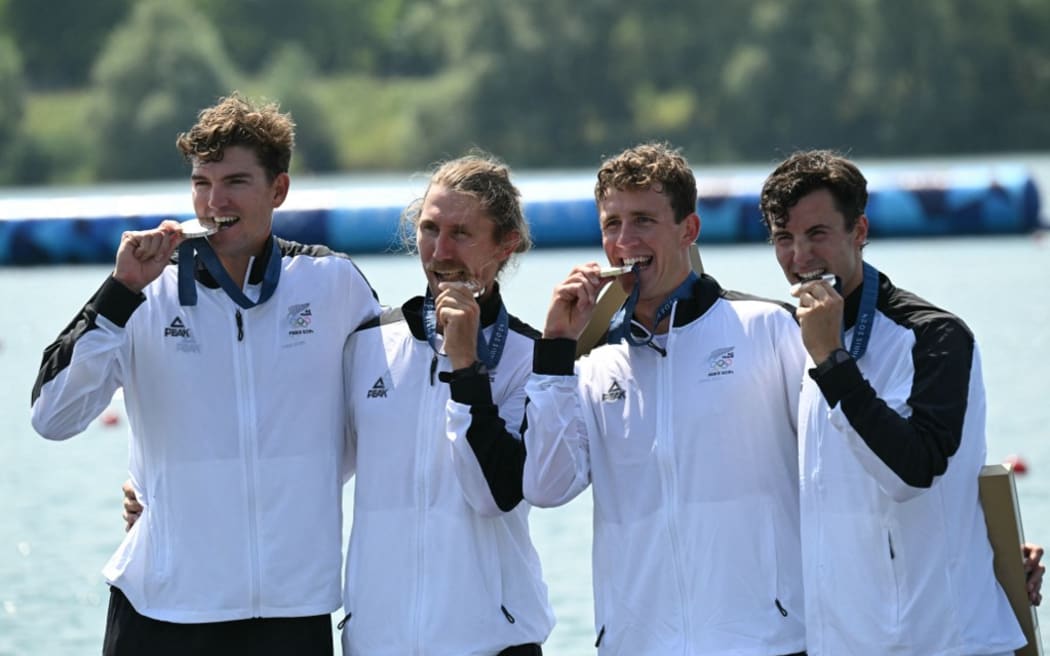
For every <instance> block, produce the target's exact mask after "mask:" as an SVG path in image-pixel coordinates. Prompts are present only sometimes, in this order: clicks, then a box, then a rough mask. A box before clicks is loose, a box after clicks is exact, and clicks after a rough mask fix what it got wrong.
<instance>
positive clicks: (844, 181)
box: [758, 150, 868, 234]
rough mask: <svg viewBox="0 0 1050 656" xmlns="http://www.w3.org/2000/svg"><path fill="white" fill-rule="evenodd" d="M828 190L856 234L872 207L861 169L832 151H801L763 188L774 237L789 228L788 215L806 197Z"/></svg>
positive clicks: (762, 204)
mask: <svg viewBox="0 0 1050 656" xmlns="http://www.w3.org/2000/svg"><path fill="white" fill-rule="evenodd" d="M819 189H827V190H828V191H829V192H830V193H831V196H832V198H834V199H835V209H837V210H838V211H839V212H840V213H841V214H842V216H843V217H845V219H846V230H852V229H853V226H854V225H856V223H857V219H858V218H860V216H861V215H862V214H864V208H865V207H866V206H867V204H868V181H867V180H866V179H865V178H864V175H863V174H862V173H861V172H860V169H858V168H857V165H856V164H854V163H853V162H851V161H849V160H848V159H846V158H845V157H843V156H842V155H840V154H838V153H836V152H834V151H831V150H805V151H799V152H796V153H794V154H793V155H791V156H790V157H788V158H787V159H786V160H784V161H783V162H781V163H780V165H779V166H777V168H776V169H775V170H774V171H773V172H772V173H770V174H769V177H768V178H766V181H765V183H764V184H763V185H762V196H761V198H760V199H759V203H758V205H759V208H760V209H761V210H762V222H763V223H765V224H766V229H767V230H769V232H770V234H772V232H773V228H774V227H777V228H783V227H784V225H785V224H787V219H788V212H790V211H791V208H792V207H794V206H795V205H796V204H797V203H798V202H799V201H800V200H802V198H803V197H805V196H807V195H809V194H811V193H813V192H814V191H817V190H819Z"/></svg>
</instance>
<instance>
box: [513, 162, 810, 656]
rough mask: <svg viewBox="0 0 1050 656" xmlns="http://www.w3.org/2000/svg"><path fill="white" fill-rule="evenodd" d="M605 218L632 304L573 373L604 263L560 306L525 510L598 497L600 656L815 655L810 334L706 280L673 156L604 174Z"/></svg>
mask: <svg viewBox="0 0 1050 656" xmlns="http://www.w3.org/2000/svg"><path fill="white" fill-rule="evenodd" d="M595 200H596V201H597V205H598V211H599V219H600V221H601V231H602V245H603V248H604V249H605V255H606V257H607V259H608V261H609V263H610V264H612V265H615V266H623V265H626V264H630V265H631V266H632V269H633V272H632V273H627V274H623V275H622V276H621V277H620V280H619V284H621V285H623V288H624V290H625V291H628V292H629V295H628V299H627V301H626V303H625V304H624V306H623V308H621V310H620V312H619V313H618V314H617V315H616V316H615V317H614V318H613V322H612V325H611V326H610V328H609V331H608V337H607V340H606V341H607V344H605V345H603V346H600V347H599V348H597V349H595V350H593V351H592V352H591V354H590V355H589V356H587V357H585V358H582V359H581V360H580V361H579V362H578V363H576V365H575V367H574V363H573V359H574V354H575V350H576V340H577V339H578V338H579V337H580V335H581V333H582V332H583V329H584V327H585V325H586V324H587V322H588V320H589V319H590V317H591V315H592V313H593V311H594V305H595V300H596V298H597V296H598V292H599V290H600V289H601V287H602V286H603V285H605V284H608V282H609V280H608V278H603V277H602V276H601V268H600V267H599V265H598V264H597V263H595V262H591V263H588V264H583V265H580V266H577V267H576V268H574V269H573V271H572V272H571V273H570V275H569V277H568V278H567V279H566V280H565V281H564V282H562V283H561V284H559V285H558V286H557V287H556V288H555V290H554V295H553V299H552V301H551V305H550V309H549V311H548V314H547V319H546V324H545V326H544V330H543V338H542V339H541V340H539V341H538V342H537V344H536V349H535V355H534V364H533V374H532V375H531V376H530V378H529V382H528V384H527V386H526V391H527V392H528V395H529V404H528V406H526V407H527V418H528V428H527V429H526V433H525V443H526V447H527V449H526V453H527V455H526V462H525V472H524V474H525V477H524V484H523V487H524V493H525V498H526V500H528V501H530V502H531V503H533V504H534V505H538V506H558V505H562V504H565V503H568V502H569V501H570V500H572V499H573V498H574V497H576V496H577V495H578V494H580V492H582V491H583V490H584V489H585V488H586V487H587V486H588V485H593V488H592V492H593V499H594V552H593V556H594V562H593V571H594V576H593V580H594V596H595V631H596V634H597V644H598V648H599V653H600V654H646V655H648V656H661V655H665V654H666V655H672V654H673V655H675V656H680V655H681V654H711V655H714V654H726V655H728V654H749V655H752V656H780V655H783V654H795V653H798V652H801V651H802V650H803V649H804V643H805V631H804V628H803V622H802V620H803V610H802V581H801V575H800V571H799V570H800V555H799V535H798V483H797V472H798V469H797V447H796V433H795V417H796V410H797V404H798V381H799V379H800V377H801V375H802V367H803V361H804V355H805V354H804V352H803V351H802V348H801V343H800V340H799V337H798V326H797V325H796V323H795V321H794V319H793V318H792V315H791V311H790V309H789V308H786V307H785V306H783V305H780V304H778V303H773V302H769V301H764V300H761V299H756V298H754V297H750V296H746V295H743V294H739V293H735V292H729V291H725V290H723V289H722V288H721V287H720V286H719V284H718V283H717V282H716V281H715V280H714V279H713V278H711V277H710V276H707V275H700V276H697V275H696V274H694V273H693V272H692V269H691V266H690V258H689V251H690V247H691V245H692V243H693V241H694V240H695V239H696V238H697V235H698V233H699V231H700V219H699V217H698V216H697V214H696V181H695V179H694V178H693V174H692V172H691V171H690V170H689V166H688V164H687V163H686V161H685V159H684V158H682V157H681V156H680V155H679V154H678V153H676V152H675V151H673V150H671V149H670V148H669V147H667V146H665V145H663V144H644V145H641V146H637V147H635V148H630V149H628V150H626V151H624V152H623V153H620V154H619V155H617V156H615V157H612V158H611V159H609V160H607V161H606V162H605V163H604V164H603V165H602V167H601V169H600V170H599V172H598V181H597V184H596V186H595Z"/></svg>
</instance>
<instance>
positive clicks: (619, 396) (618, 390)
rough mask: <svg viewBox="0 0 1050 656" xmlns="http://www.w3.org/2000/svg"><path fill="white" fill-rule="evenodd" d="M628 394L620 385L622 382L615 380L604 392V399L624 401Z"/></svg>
mask: <svg viewBox="0 0 1050 656" xmlns="http://www.w3.org/2000/svg"><path fill="white" fill-rule="evenodd" d="M626 396H627V393H626V392H624V391H623V388H622V387H620V383H618V382H616V381H615V380H614V381H613V383H612V385H609V390H608V391H607V392H605V394H602V401H609V402H613V401H623V400H624V398H625V397H626Z"/></svg>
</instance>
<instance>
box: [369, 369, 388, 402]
mask: <svg viewBox="0 0 1050 656" xmlns="http://www.w3.org/2000/svg"><path fill="white" fill-rule="evenodd" d="M393 387H394V385H393V383H391V381H390V372H389V371H388V372H386V373H385V374H383V375H382V376H380V377H379V378H377V379H376V382H375V383H373V384H372V387H371V388H370V389H369V390H368V395H367V398H370V399H385V398H386V393H387V392H389V391H390V390H391V389H393Z"/></svg>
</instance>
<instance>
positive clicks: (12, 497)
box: [0, 235, 1050, 656]
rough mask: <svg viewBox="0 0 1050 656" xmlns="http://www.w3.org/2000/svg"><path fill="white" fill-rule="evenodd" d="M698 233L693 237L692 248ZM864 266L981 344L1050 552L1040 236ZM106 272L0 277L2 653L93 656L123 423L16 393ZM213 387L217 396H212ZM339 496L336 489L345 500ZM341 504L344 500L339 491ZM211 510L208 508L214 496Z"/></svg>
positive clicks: (587, 585) (585, 623)
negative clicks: (31, 416) (82, 426)
mask: <svg viewBox="0 0 1050 656" xmlns="http://www.w3.org/2000/svg"><path fill="white" fill-rule="evenodd" d="M702 238H703V236H702V235H701V242H702ZM702 252H703V258H704V263H705V266H706V268H707V270H708V271H710V272H711V273H713V274H714V275H716V276H717V277H718V278H719V279H720V281H721V282H722V283H723V285H725V286H727V287H732V288H736V289H743V290H747V291H751V292H754V293H758V294H762V295H765V296H771V297H776V298H782V299H785V300H787V295H786V285H785V283H784V282H783V280H782V278H781V274H780V271H779V269H778V268H777V266H776V263H775V261H774V259H773V255H772V251H771V248H770V247H769V246H765V245H745V246H721V247H717V248H714V247H712V248H708V249H702ZM600 257H601V253H600V251H599V250H598V249H597V248H596V249H593V250H562V251H539V252H535V253H530V254H528V255H527V256H526V257H525V258H524V259H523V260H522V262H521V264H520V266H519V267H518V268H517V269H516V270H515V271H511V272H510V273H509V275H507V276H505V281H504V287H505V294H506V297H507V298H508V299H509V305H510V309H511V311H512V312H513V313H515V314H517V315H518V316H520V317H521V318H522V319H524V320H526V321H527V322H529V323H531V324H533V325H534V326H539V325H542V318H543V315H544V313H545V310H546V305H547V301H548V299H549V294H550V289H551V288H552V286H553V285H554V284H555V283H556V282H558V281H559V280H560V279H561V277H562V276H564V274H565V273H567V272H568V270H569V269H570V268H571V267H572V266H573V265H574V264H575V263H577V262H580V261H585V260H589V259H600ZM355 259H356V260H357V261H358V263H359V264H360V266H361V267H362V269H363V270H364V271H365V273H366V275H367V276H368V277H369V279H370V280H371V282H372V284H373V286H374V287H375V288H376V289H377V291H378V292H379V294H380V296H381V298H382V299H384V301H385V302H388V303H394V302H400V301H401V300H403V299H404V298H406V297H408V296H410V295H414V294H417V293H419V292H420V291H422V286H423V277H422V275H421V272H420V270H419V268H418V263H417V261H416V260H415V259H414V258H412V257H410V256H395V255H388V256H369V257H359V258H355ZM866 259H867V260H868V261H870V262H872V263H873V264H874V265H875V266H877V267H879V268H880V269H882V270H883V271H885V272H887V273H888V274H889V275H890V276H891V278H893V280H894V281H895V282H896V283H897V284H899V285H900V286H902V287H905V288H909V289H912V290H915V291H917V292H919V293H920V294H921V295H923V296H925V297H927V299H928V300H930V301H932V302H934V303H937V304H940V305H942V306H944V307H946V308H948V309H951V310H953V311H954V312H956V313H958V314H959V315H961V316H962V317H964V318H965V319H966V321H967V322H968V323H969V325H970V327H971V328H972V329H973V330H974V332H975V333H976V335H977V337H978V340H979V342H980V344H981V347H982V351H983V356H984V365H985V376H986V384H987V387H988V397H989V415H988V428H989V430H988V456H989V461H990V462H999V461H1002V460H1003V459H1004V458H1005V457H1006V456H1008V455H1010V454H1020V455H1022V456H1023V457H1024V458H1025V460H1026V461H1027V463H1028V465H1029V468H1030V473H1029V474H1028V475H1027V476H1025V477H1023V478H1019V480H1018V490H1019V495H1020V498H1021V503H1022V508H1023V512H1024V523H1025V529H1026V534H1027V537H1028V538H1029V539H1032V540H1035V541H1038V542H1040V543H1042V544H1050V441H1048V440H1047V439H1046V432H1047V427H1048V426H1050V402H1048V399H1047V396H1048V394H1050V332H1048V331H1047V330H1046V326H1047V325H1048V324H1050V293H1048V292H1047V287H1046V285H1047V283H1048V282H1050V239H1041V238H1040V237H1039V236H1028V237H1005V238H1003V237H1000V238H982V239H942V240H936V241H889V242H883V243H872V244H871V245H870V246H869V247H868V249H867V251H866ZM107 273H108V267H103V266H90V267H55V268H31V269H0V299H3V304H4V305H5V307H7V308H8V310H7V311H6V312H5V313H4V314H5V317H4V320H3V322H2V323H0V370H2V371H3V372H4V380H3V382H2V383H0V435H2V436H3V438H4V439H3V440H2V441H0V462H2V463H3V464H4V469H3V474H2V475H0V518H2V524H0V654H2V655H14V654H53V655H59V654H86V653H98V651H99V649H100V645H101V637H102V630H103V626H104V621H105V611H106V602H107V599H108V596H107V589H106V587H105V585H104V583H103V582H102V578H101V575H100V574H99V569H100V568H101V566H102V564H103V563H104V562H105V560H106V559H107V557H108V556H109V554H110V553H111V551H112V550H113V549H114V548H115V547H116V545H117V544H118V543H119V541H120V539H121V537H122V535H123V524H122V521H121V518H120V511H121V508H120V484H121V482H122V481H123V480H124V479H125V478H126V473H125V472H126V433H125V430H126V428H125V426H126V422H123V421H122V422H121V423H120V425H118V426H116V427H109V426H104V425H103V424H102V423H101V422H95V424H93V425H92V427H91V428H90V429H88V430H87V431H86V432H85V433H84V434H83V435H80V436H78V437H77V438H74V439H72V440H69V441H67V442H65V443H52V442H48V441H45V440H43V439H41V438H39V437H38V436H36V434H35V433H34V432H33V430H32V428H31V427H30V425H29V420H28V411H29V391H30V389H31V386H32V383H33V380H34V378H35V375H36V371H37V367H38V365H39V361H40V353H41V350H42V349H43V347H44V346H45V345H46V344H47V343H49V342H50V341H51V340H52V339H53V337H54V335H56V334H57V333H58V331H59V330H60V329H61V328H62V327H63V326H65V324H66V323H67V322H68V321H69V319H70V318H71V317H72V315H73V313H74V312H75V311H76V310H77V309H78V308H79V307H80V305H81V304H82V303H83V302H84V301H85V300H86V299H87V297H88V296H89V295H90V294H91V293H92V292H93V291H94V290H95V289H96V287H97V286H98V284H99V283H100V282H101V280H102V279H103V278H104V276H105V275H106V274H107ZM217 393H221V391H220V392H217ZM347 496H348V497H349V492H348V494H347ZM347 507H348V508H349V507H350V503H349V498H348V499H347ZM215 511H216V512H218V513H221V512H222V511H223V510H222V500H221V499H216V507H215ZM590 523H591V508H590V500H589V498H586V497H585V496H581V497H580V498H579V499H577V500H576V501H574V502H572V503H571V504H569V505H567V506H565V507H563V508H560V509H555V510H535V511H534V512H533V514H532V527H533V535H534V539H535V542H536V545H537V548H538V550H539V552H540V555H541V557H542V559H543V563H544V567H545V573H546V577H547V581H548V583H549V586H550V591H551V599H552V602H553V604H554V608H555V612H556V613H557V616H558V625H557V627H556V628H555V630H554V633H553V635H552V636H551V638H550V641H549V643H548V645H547V648H546V652H547V653H549V654H553V655H557V656H562V655H568V656H574V655H577V654H592V653H593V651H594V650H593V647H592V645H593V644H594V632H593V628H592V625H591V612H592V608H591V580H590Z"/></svg>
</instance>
